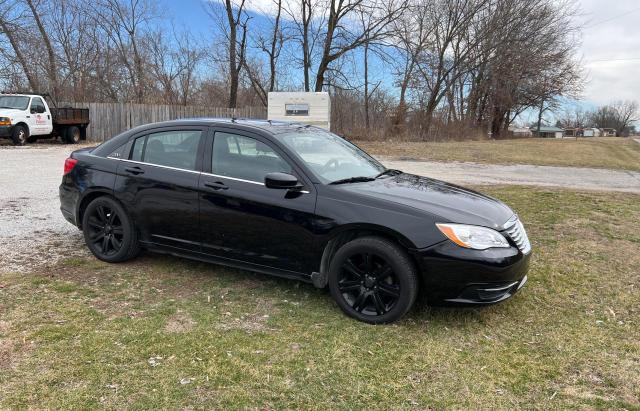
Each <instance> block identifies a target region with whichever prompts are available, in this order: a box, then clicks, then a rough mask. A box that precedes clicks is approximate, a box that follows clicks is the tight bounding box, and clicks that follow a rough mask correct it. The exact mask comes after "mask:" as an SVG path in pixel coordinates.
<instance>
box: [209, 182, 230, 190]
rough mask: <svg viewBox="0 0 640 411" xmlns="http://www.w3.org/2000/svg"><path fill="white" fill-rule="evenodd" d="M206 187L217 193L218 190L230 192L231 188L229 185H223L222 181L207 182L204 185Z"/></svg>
mask: <svg viewBox="0 0 640 411" xmlns="http://www.w3.org/2000/svg"><path fill="white" fill-rule="evenodd" d="M204 186H205V187H209V188H212V189H214V190H216V191H217V190H228V189H229V187H228V186H227V185H225V183H223V182H222V181H216V182H214V183H209V182H207V183H204Z"/></svg>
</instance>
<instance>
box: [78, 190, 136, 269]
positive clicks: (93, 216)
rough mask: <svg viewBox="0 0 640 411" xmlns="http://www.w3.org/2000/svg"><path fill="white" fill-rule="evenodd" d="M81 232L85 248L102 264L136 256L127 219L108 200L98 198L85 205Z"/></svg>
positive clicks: (130, 225)
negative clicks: (102, 262)
mask: <svg viewBox="0 0 640 411" xmlns="http://www.w3.org/2000/svg"><path fill="white" fill-rule="evenodd" d="M82 231H83V233H84V240H85V243H86V244H87V247H89V250H91V252H92V253H93V255H95V256H96V258H98V259H100V260H102V261H106V262H108V263H119V262H123V261H127V260H130V259H131V258H133V257H135V256H136V255H138V253H139V252H140V245H139V243H138V234H137V231H136V228H135V226H134V224H133V222H132V221H131V218H130V217H129V215H128V214H127V213H126V211H125V210H124V208H122V206H121V205H120V204H119V203H118V202H117V201H116V200H114V199H113V198H111V197H106V196H104V197H98V198H96V199H95V200H93V201H91V203H89V205H88V206H87V208H86V210H85V212H84V215H83V216H82Z"/></svg>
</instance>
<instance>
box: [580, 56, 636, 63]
mask: <svg viewBox="0 0 640 411" xmlns="http://www.w3.org/2000/svg"><path fill="white" fill-rule="evenodd" d="M636 60H640V57H629V58H620V59H600V60H587V61H586V63H608V62H614V61H636Z"/></svg>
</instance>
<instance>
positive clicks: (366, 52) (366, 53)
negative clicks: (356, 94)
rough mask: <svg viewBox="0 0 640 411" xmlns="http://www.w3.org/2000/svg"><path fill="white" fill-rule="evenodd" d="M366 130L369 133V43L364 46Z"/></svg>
mask: <svg viewBox="0 0 640 411" xmlns="http://www.w3.org/2000/svg"><path fill="white" fill-rule="evenodd" d="M364 128H365V130H367V131H369V43H368V42H367V43H365V45H364Z"/></svg>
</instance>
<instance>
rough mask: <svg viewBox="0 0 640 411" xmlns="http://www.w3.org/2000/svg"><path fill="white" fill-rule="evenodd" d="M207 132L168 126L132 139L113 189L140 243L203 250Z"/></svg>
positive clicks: (197, 128)
mask: <svg viewBox="0 0 640 411" xmlns="http://www.w3.org/2000/svg"><path fill="white" fill-rule="evenodd" d="M205 135H206V128H204V127H178V128H176V127H167V128H162V129H154V130H152V131H150V132H146V133H144V134H142V135H138V136H136V137H135V138H134V139H133V140H132V141H130V143H129V145H128V150H129V151H128V153H129V154H128V156H127V157H126V158H125V159H122V160H121V161H120V164H119V166H118V172H117V173H118V176H117V178H116V183H115V188H114V191H115V195H116V196H117V198H119V199H120V200H121V201H122V202H123V203H124V204H125V206H126V207H127V209H128V210H129V211H130V212H131V214H132V216H133V218H134V221H135V223H136V226H137V227H138V229H139V230H140V237H141V238H140V240H141V241H142V242H147V243H153V244H157V245H162V246H168V247H174V248H180V249H186V250H193V251H199V250H200V236H199V228H198V179H199V177H200V170H201V162H202V152H203V145H204V142H205Z"/></svg>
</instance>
